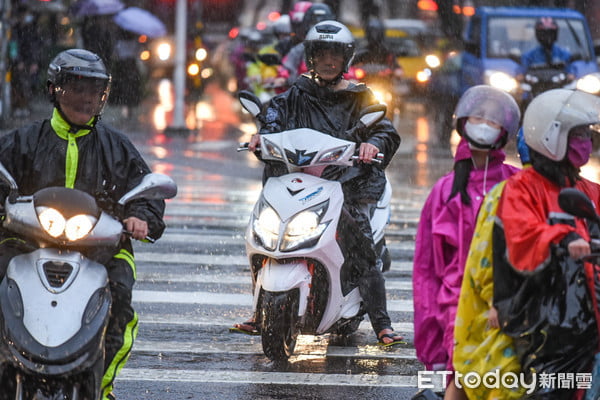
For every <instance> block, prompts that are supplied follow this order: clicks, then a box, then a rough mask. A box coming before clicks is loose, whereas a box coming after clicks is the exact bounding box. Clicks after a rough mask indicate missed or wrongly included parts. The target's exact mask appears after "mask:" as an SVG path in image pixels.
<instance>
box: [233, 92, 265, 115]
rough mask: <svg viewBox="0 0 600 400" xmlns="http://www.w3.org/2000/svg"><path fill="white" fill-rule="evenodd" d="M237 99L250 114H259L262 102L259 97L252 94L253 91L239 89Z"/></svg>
mask: <svg viewBox="0 0 600 400" xmlns="http://www.w3.org/2000/svg"><path fill="white" fill-rule="evenodd" d="M238 99H239V100H240V103H241V104H242V107H244V109H245V110H246V111H248V112H249V113H250V114H251V115H252V116H254V117H256V116H257V115H258V114H260V111H261V108H262V103H261V101H260V100H259V98H258V97H256V96H255V95H254V93H251V92H248V91H246V90H241V91H240V92H238Z"/></svg>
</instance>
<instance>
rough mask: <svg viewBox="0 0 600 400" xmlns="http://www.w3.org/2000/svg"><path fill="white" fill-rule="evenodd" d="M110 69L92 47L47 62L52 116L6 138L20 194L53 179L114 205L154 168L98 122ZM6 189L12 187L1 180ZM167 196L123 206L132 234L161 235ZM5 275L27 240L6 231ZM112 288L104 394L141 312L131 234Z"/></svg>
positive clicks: (7, 160)
mask: <svg viewBox="0 0 600 400" xmlns="http://www.w3.org/2000/svg"><path fill="white" fill-rule="evenodd" d="M110 83H111V76H110V74H109V73H108V72H107V70H106V68H105V65H104V62H103V61H102V59H100V57H99V56H98V55H96V54H94V53H92V52H90V51H88V50H83V49H69V50H65V51H63V52H61V53H59V54H58V55H57V56H56V57H55V58H54V59H53V60H52V61H51V63H50V65H49V67H48V81H47V90H48V94H49V96H50V100H51V101H52V103H53V104H54V109H53V112H52V116H51V117H50V118H48V119H45V120H42V121H38V122H34V123H32V124H30V125H28V126H25V127H22V128H19V129H15V130H14V131H12V132H10V133H8V134H6V135H4V136H2V137H1V138H0V161H1V162H2V164H3V165H4V166H5V167H6V169H7V170H8V172H10V174H11V175H12V176H13V177H14V178H15V181H16V183H17V185H18V186H19V190H20V193H21V194H24V195H31V194H33V193H34V192H36V191H38V190H40V189H42V188H45V187H50V186H65V187H69V188H75V189H79V190H82V191H84V192H87V193H89V194H90V195H92V196H94V197H95V198H96V199H97V200H98V203H99V204H100V206H101V207H102V208H103V209H105V210H106V211H108V212H112V211H113V210H114V208H115V206H116V205H117V201H118V200H119V198H120V197H121V196H123V195H124V194H125V193H126V192H127V191H129V190H131V189H132V188H133V187H134V186H136V185H137V184H138V183H139V182H140V180H141V178H142V177H143V176H144V175H146V174H148V173H150V172H151V171H150V168H149V167H148V165H147V164H146V162H145V161H144V160H143V158H142V156H141V155H140V154H139V152H138V151H137V150H136V148H135V147H134V145H133V144H132V143H131V142H130V141H129V139H128V138H127V137H126V136H125V135H124V134H122V133H120V132H118V131H116V130H115V129H113V128H111V127H109V126H107V125H105V124H103V123H102V122H100V116H101V114H102V110H103V108H104V105H105V104H106V100H107V99H108V95H109V91H110ZM0 189H1V190H2V192H3V194H4V195H6V194H7V193H8V188H7V187H6V186H5V185H4V184H3V185H2V186H1V187H0ZM164 208H165V203H164V201H162V200H160V201H157V200H153V201H150V200H143V199H141V200H135V201H133V202H131V203H129V204H128V205H127V207H126V209H125V210H124V214H123V215H124V219H123V224H124V227H125V229H126V230H127V231H129V232H131V237H133V238H134V239H138V240H144V239H146V238H147V237H148V236H149V237H151V238H153V239H158V238H159V237H160V236H161V235H162V232H163V230H164V229H165V225H164V222H163V213H164ZM0 239H1V245H0V275H1V276H4V274H5V273H6V267H7V266H8V261H9V260H10V259H11V258H12V257H13V256H14V255H17V254H19V253H22V252H23V251H27V249H28V248H29V246H25V245H24V242H23V240H21V239H20V238H18V237H14V234H11V233H10V232H7V231H0ZM106 269H107V272H108V277H109V282H110V290H111V295H112V307H111V315H110V319H109V322H108V329H107V332H106V353H105V375H104V378H103V380H102V396H103V399H105V400H107V399H114V398H115V397H114V395H113V394H112V388H113V382H114V379H115V377H116V375H117V373H118V372H119V371H120V369H121V368H123V366H124V364H125V362H126V361H127V358H128V357H129V354H130V352H131V348H132V345H133V340H134V338H135V336H136V334H137V328H138V325H137V324H138V316H137V313H136V312H135V311H134V310H133V308H132V306H131V294H132V288H133V284H134V282H135V275H136V267H135V262H134V257H133V249H132V244H131V240H130V239H129V238H128V237H123V240H122V242H121V247H120V250H119V251H118V252H117V253H116V254H114V256H113V258H112V259H111V261H109V262H108V263H107V265H106Z"/></svg>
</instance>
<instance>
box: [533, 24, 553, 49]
mask: <svg viewBox="0 0 600 400" xmlns="http://www.w3.org/2000/svg"><path fill="white" fill-rule="evenodd" d="M535 37H536V39H537V40H538V42H540V44H541V45H542V46H544V47H551V46H552V45H553V44H554V42H556V39H557V38H558V25H557V24H556V22H555V21H554V19H552V17H544V18H540V19H539V20H538V21H537V22H536V23H535Z"/></svg>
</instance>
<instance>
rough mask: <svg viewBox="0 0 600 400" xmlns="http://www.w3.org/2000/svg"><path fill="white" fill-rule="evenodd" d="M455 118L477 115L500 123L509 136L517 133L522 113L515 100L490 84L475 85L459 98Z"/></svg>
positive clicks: (476, 116)
mask: <svg viewBox="0 0 600 400" xmlns="http://www.w3.org/2000/svg"><path fill="white" fill-rule="evenodd" d="M454 114H455V118H456V120H457V121H458V120H459V119H461V118H468V117H475V118H480V119H483V120H486V121H490V122H493V123H494V124H497V125H500V126H501V127H502V128H503V129H504V130H505V131H506V132H507V133H508V135H509V136H514V135H516V132H517V129H518V127H519V120H520V118H521V113H520V111H519V107H518V105H517V103H516V102H515V100H514V99H513V98H512V97H511V96H510V95H509V94H508V93H505V92H502V91H500V90H498V89H494V88H492V87H490V86H475V87H473V88H471V89H469V90H468V91H467V92H465V94H464V95H463V96H462V97H461V99H460V100H459V102H458V104H457V106H456V110H455V113H454ZM457 128H460V126H457Z"/></svg>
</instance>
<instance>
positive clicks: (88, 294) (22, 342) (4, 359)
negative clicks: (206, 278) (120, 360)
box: [0, 164, 177, 400]
mask: <svg viewBox="0 0 600 400" xmlns="http://www.w3.org/2000/svg"><path fill="white" fill-rule="evenodd" d="M0 179H2V180H3V181H4V182H6V183H8V185H9V186H10V193H9V195H8V197H7V199H6V203H5V209H4V213H3V214H4V220H3V222H2V226H3V228H4V229H6V230H8V231H10V232H14V233H15V234H17V235H19V236H21V237H23V238H26V239H27V240H29V241H31V242H32V243H35V244H36V246H34V247H36V248H35V250H33V251H30V252H27V253H24V254H20V255H17V256H15V257H13V258H12V259H11V260H10V262H9V264H8V269H7V271H6V276H5V277H4V279H3V280H2V282H1V283H0V335H1V336H0V400H45V399H48V400H58V399H60V400H97V399H99V398H100V396H101V393H100V391H101V390H100V387H101V382H102V376H103V370H104V337H105V333H106V328H107V324H108V318H109V313H110V307H111V295H110V289H109V282H108V275H107V271H106V268H105V266H104V263H105V262H107V261H108V259H110V257H112V254H114V253H115V252H116V251H117V249H118V246H119V243H120V241H121V235H123V234H124V233H125V232H124V230H123V224H122V222H121V221H120V220H118V219H117V218H116V217H114V216H111V215H109V214H108V213H106V212H105V211H103V210H101V209H100V208H99V207H98V205H97V204H96V200H95V199H94V197H92V196H90V195H89V194H87V193H85V192H83V191H80V190H77V189H70V188H65V187H50V188H45V189H42V190H39V191H38V192H36V193H34V194H33V195H31V196H21V195H19V192H18V190H19V189H18V187H17V185H16V183H15V181H14V179H13V178H12V177H11V175H10V174H9V173H8V171H7V170H6V169H5V168H4V166H3V165H1V164H0ZM176 193H177V186H176V184H175V182H174V181H173V180H172V179H171V178H170V177H168V176H166V175H162V174H156V173H151V174H148V175H146V176H145V177H144V178H143V179H142V181H141V183H140V184H139V185H138V186H136V187H135V188H133V189H132V190H131V191H129V192H128V193H127V194H125V195H124V196H123V197H122V198H121V199H120V200H119V202H118V205H119V206H125V205H126V204H127V203H128V202H129V201H131V200H135V199H140V198H144V199H167V198H172V197H174V196H175V195H176ZM107 254H108V255H107Z"/></svg>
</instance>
